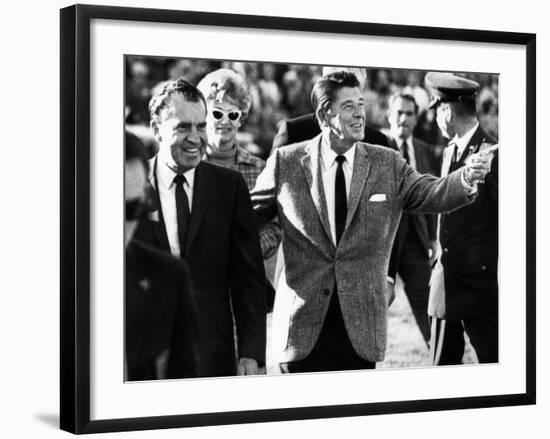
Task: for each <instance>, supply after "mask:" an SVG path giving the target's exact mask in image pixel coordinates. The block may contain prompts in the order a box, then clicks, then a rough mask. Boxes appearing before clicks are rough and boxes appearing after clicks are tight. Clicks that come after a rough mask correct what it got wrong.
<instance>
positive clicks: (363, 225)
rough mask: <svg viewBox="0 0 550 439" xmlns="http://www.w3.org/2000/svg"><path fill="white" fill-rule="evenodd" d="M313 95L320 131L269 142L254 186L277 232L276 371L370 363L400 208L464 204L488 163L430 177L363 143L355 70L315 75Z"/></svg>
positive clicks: (377, 351)
mask: <svg viewBox="0 0 550 439" xmlns="http://www.w3.org/2000/svg"><path fill="white" fill-rule="evenodd" d="M311 97H312V103H313V107H314V108H315V109H316V117H317V119H318V122H319V126H320V127H321V130H322V132H321V134H320V135H318V136H317V137H314V138H313V139H310V140H308V141H305V142H301V143H297V144H294V145H289V146H285V147H282V148H277V149H276V150H275V151H274V152H273V154H272V155H271V156H270V157H269V159H268V161H267V164H266V167H265V169H264V171H263V172H262V173H261V174H260V176H259V177H258V180H257V183H256V187H255V188H254V190H253V192H252V202H253V206H254V209H255V211H256V213H257V215H258V217H259V218H260V222H267V221H270V220H272V219H273V218H274V217H276V216H277V217H278V219H279V222H280V225H281V227H282V231H283V238H282V247H283V254H284V260H285V264H284V268H283V270H282V274H281V276H280V277H279V280H278V283H277V292H276V296H275V306H274V311H273V334H272V344H273V350H274V352H273V355H274V358H275V360H276V361H278V362H279V364H280V368H281V371H282V372H291V373H293V372H316V371H335V370H351V369H372V368H374V367H375V364H376V362H377V361H381V360H382V359H383V358H384V353H385V349H386V332H387V330H386V327H387V320H386V311H387V307H388V301H389V299H388V288H387V282H386V273H387V270H388V261H389V257H390V250H391V247H392V243H393V239H394V236H395V233H396V230H397V226H398V224H399V219H400V217H401V213H402V211H403V210H410V211H416V212H438V211H450V210H453V209H457V208H459V207H461V206H464V205H466V204H468V203H470V202H471V201H472V200H473V198H475V195H473V192H475V189H474V188H473V187H472V186H471V183H473V182H474V181H476V180H477V179H480V178H482V177H483V176H484V175H485V173H486V168H487V164H486V163H485V162H484V160H483V158H480V159H479V161H478V160H473V161H472V162H471V163H470V164H469V165H468V166H467V167H466V168H463V169H462V172H455V173H452V174H450V175H449V176H448V177H447V178H445V179H437V178H435V177H433V176H430V175H421V174H419V173H418V172H416V171H415V170H414V169H413V168H412V167H411V166H409V165H408V164H407V163H406V161H405V160H404V159H403V158H402V157H401V156H400V155H399V153H398V152H396V151H394V150H391V149H389V148H384V147H381V146H375V145H371V144H368V143H363V142H361V140H362V139H363V135H364V124H365V104H364V100H363V97H362V95H361V92H360V89H359V82H358V81H357V78H356V77H355V75H354V74H353V73H350V72H344V71H338V72H333V73H329V74H328V75H325V76H323V77H321V78H320V79H319V80H318V81H317V83H316V84H315V86H314V87H313V91H312V95H311Z"/></svg>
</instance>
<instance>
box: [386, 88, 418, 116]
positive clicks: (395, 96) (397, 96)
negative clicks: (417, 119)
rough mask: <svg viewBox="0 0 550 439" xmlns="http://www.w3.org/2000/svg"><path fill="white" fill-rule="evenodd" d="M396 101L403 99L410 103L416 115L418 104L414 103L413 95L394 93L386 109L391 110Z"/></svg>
mask: <svg viewBox="0 0 550 439" xmlns="http://www.w3.org/2000/svg"><path fill="white" fill-rule="evenodd" d="M397 99H403V100H404V101H409V102H412V103H413V104H414V114H416V115H418V104H417V103H416V99H415V98H414V96H413V95H411V94H408V93H395V94H393V95H391V96H390V99H389V102H388V108H390V109H391V108H392V106H393V104H394V103H395V101H396V100H397Z"/></svg>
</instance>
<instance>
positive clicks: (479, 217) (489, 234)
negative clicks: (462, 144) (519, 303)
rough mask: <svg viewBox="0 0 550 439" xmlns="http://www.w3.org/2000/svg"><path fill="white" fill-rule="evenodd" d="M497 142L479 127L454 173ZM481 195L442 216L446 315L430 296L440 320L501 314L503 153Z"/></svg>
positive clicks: (441, 240) (441, 230)
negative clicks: (499, 270)
mask: <svg viewBox="0 0 550 439" xmlns="http://www.w3.org/2000/svg"><path fill="white" fill-rule="evenodd" d="M495 143H496V141H495V139H493V138H492V137H490V136H489V135H488V134H487V133H485V132H484V131H483V130H482V129H481V127H480V128H478V129H477V130H476V132H475V133H474V135H473V136H472V139H471V140H470V143H469V144H468V147H467V148H466V149H465V151H464V154H463V155H462V157H460V159H459V160H458V162H457V166H456V167H455V169H458V168H460V167H462V166H464V164H465V160H466V159H467V157H468V155H469V154H470V153H472V152H473V153H475V152H478V151H479V150H480V149H483V148H485V147H487V146H489V145H493V144H495ZM470 147H471V150H470ZM478 193H479V195H478V197H477V199H476V201H475V202H474V203H473V204H471V205H469V206H466V207H463V208H461V209H459V210H456V211H454V212H452V213H450V214H446V215H441V225H440V234H439V240H440V243H441V248H442V256H441V263H442V265H443V272H444V279H445V294H444V296H443V297H441V298H440V300H444V308H443V309H444V310H445V311H444V312H445V314H444V315H442V314H441V313H438V312H437V308H438V306H437V301H435V300H434V298H433V297H430V301H431V302H432V303H431V304H430V313H431V314H434V315H436V316H437V317H441V318H447V319H464V318H469V317H474V316H480V315H488V314H490V315H495V314H496V313H497V311H498V282H497V266H498V151H497V153H496V155H495V157H494V158H493V161H492V163H491V171H490V172H489V174H487V176H486V177H485V183H484V184H479V185H478ZM432 293H433V292H432ZM432 295H433V294H431V296H432ZM434 308H435V309H436V312H433V310H434ZM439 308H441V307H439Z"/></svg>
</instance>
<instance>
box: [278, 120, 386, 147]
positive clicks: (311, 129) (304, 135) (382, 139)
mask: <svg viewBox="0 0 550 439" xmlns="http://www.w3.org/2000/svg"><path fill="white" fill-rule="evenodd" d="M320 132H321V128H320V127H319V124H318V123H317V118H316V117H315V113H310V114H306V115H304V116H299V117H295V118H292V119H288V120H286V121H284V122H283V123H281V125H280V127H279V131H278V133H277V134H276V135H275V138H274V139H273V148H279V147H281V146H284V145H291V144H292V143H297V142H301V141H303V140H308V139H312V138H313V137H315V136H316V135H317V134H319V133H320ZM363 142H365V143H370V144H372V145H383V146H388V139H387V138H386V136H385V135H384V134H382V133H381V132H380V131H377V130H375V129H373V128H370V127H368V126H366V125H365V138H364V139H363Z"/></svg>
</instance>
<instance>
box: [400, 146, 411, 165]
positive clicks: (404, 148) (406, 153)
mask: <svg viewBox="0 0 550 439" xmlns="http://www.w3.org/2000/svg"><path fill="white" fill-rule="evenodd" d="M401 154H403V158H404V159H405V161H406V162H407V164H408V165H410V164H411V158H410V157H409V146H408V145H407V142H403V143H402V144H401Z"/></svg>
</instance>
